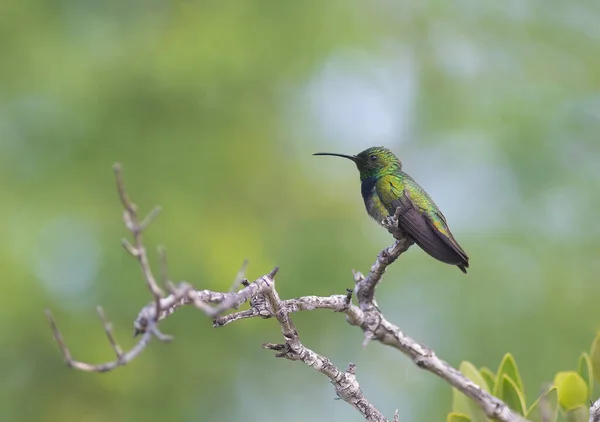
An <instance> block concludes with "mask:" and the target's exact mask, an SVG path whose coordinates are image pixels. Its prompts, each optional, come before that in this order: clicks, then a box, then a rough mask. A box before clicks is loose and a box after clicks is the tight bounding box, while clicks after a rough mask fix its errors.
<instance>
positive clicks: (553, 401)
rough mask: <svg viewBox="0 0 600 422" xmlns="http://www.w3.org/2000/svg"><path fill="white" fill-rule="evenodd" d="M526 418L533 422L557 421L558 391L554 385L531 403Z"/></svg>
mask: <svg viewBox="0 0 600 422" xmlns="http://www.w3.org/2000/svg"><path fill="white" fill-rule="evenodd" d="M525 419H527V420H528V421H531V422H556V420H557V419H558V392H557V390H556V387H552V388H551V389H550V390H548V391H547V392H546V393H544V394H542V395H541V396H540V397H538V399H537V400H536V401H535V402H534V403H533V404H532V405H531V407H530V408H529V410H527V414H526V415H525Z"/></svg>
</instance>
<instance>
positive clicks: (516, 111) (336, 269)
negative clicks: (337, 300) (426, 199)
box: [0, 0, 600, 422]
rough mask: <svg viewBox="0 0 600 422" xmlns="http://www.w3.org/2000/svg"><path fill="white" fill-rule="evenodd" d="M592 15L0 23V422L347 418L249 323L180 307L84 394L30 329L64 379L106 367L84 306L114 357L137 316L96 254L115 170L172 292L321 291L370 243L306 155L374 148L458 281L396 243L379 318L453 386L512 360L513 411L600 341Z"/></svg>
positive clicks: (439, 409) (378, 354) (411, 399)
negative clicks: (448, 256) (425, 211)
mask: <svg viewBox="0 0 600 422" xmlns="http://www.w3.org/2000/svg"><path fill="white" fill-rule="evenodd" d="M599 19H600V10H599V6H598V3H597V2H594V1H592V0H581V1H578V2H560V1H556V0H549V1H548V0H546V1H541V0H540V1H531V2H518V1H512V2H503V3H497V2H474V1H471V0H460V1H457V2H452V3H448V2H439V1H433V2H427V3H423V2H421V1H417V0H409V1H406V2H390V1H376V2H359V1H354V0H350V1H345V0H344V1H342V0H332V1H327V2H320V1H316V0H306V1H302V2H293V1H251V0H234V1H231V2H224V1H189V0H188V1H182V0H179V1H168V0H146V1H141V0H130V1H117V0H109V1H105V2H90V1H74V0H60V1H41V0H31V1H26V2H24V1H19V0H4V1H2V2H0V51H1V52H2V60H1V65H0V93H1V95H0V187H1V189H2V193H3V199H2V206H0V227H1V230H0V232H1V233H2V234H3V239H4V241H3V242H2V243H0V264H2V274H3V280H4V281H3V286H4V289H3V294H2V296H1V299H0V301H1V302H2V303H1V306H0V350H2V352H1V357H2V358H1V359H0V373H1V374H2V377H1V378H0V420H6V421H20V420H23V421H38V420H39V421H55V420H61V421H93V422H101V421H121V420H123V421H130V420H146V421H159V420H160V421H163V420H176V421H192V420H194V421H196V420H205V421H220V420H236V421H237V420H257V419H259V418H262V420H264V421H269V420H273V421H275V420H281V418H282V414H283V412H286V414H287V415H288V416H287V417H286V419H287V420H290V421H296V420H297V421H304V420H340V421H341V420H344V421H346V420H359V417H358V415H357V414H356V413H355V412H354V411H353V410H352V409H351V408H350V407H349V406H347V405H345V404H344V403H341V402H339V401H334V400H332V399H333V396H334V393H333V391H332V390H331V387H330V386H329V385H328V383H327V382H326V380H325V379H324V378H323V377H321V376H319V375H318V374H316V373H312V372H311V371H310V370H308V369H307V368H304V367H302V366H301V365H297V364H293V363H291V362H284V361H276V360H274V359H273V358H272V356H270V355H269V354H268V353H264V352H263V351H262V350H261V349H260V347H259V346H260V344H261V343H263V342H267V341H278V340H279V339H280V333H279V331H278V328H277V326H276V324H275V323H274V322H273V321H246V322H243V323H240V324H235V325H233V326H231V327H226V328H224V329H220V330H213V329H211V328H210V322H209V321H207V320H206V319H205V318H201V317H200V316H199V315H198V314H197V313H196V312H193V311H192V310H184V311H181V312H179V313H178V314H177V315H176V316H174V317H173V318H171V319H170V320H169V321H167V322H166V323H165V325H164V329H165V331H167V332H169V333H172V334H174V335H175V336H176V341H175V343H173V344H171V345H168V346H165V345H162V344H153V345H152V346H151V347H150V348H149V349H148V350H147V352H146V353H145V354H144V355H143V356H142V357H140V358H139V359H138V360H136V361H135V362H134V363H133V364H131V365H130V366H128V367H126V368H121V369H120V370H118V371H116V372H114V373H109V374H104V375H94V374H84V373H78V372H74V371H70V370H68V369H67V368H65V366H64V365H63V363H62V362H61V359H60V355H59V354H58V351H57V348H56V346H55V344H54V343H53V340H52V338H51V335H50V331H49V329H48V327H47V325H46V324H45V321H44V318H43V313H42V310H43V309H44V308H45V307H49V308H51V309H53V310H54V312H55V315H56V317H57V319H58V322H59V324H60V326H61V328H62V330H63V332H64V334H65V336H66V339H67V341H68V343H69V345H70V346H71V348H72V351H73V353H74V354H75V356H76V357H77V358H79V359H85V360H90V361H102V360H107V359H111V358H112V356H111V353H110V348H109V346H108V344H107V342H106V340H105V338H104V336H103V334H102V331H101V327H100V325H99V323H98V322H97V320H96V317H95V315H94V312H93V310H94V307H95V305H96V304H103V305H104V306H105V309H106V311H107V313H108V315H109V316H110V318H111V319H112V320H113V322H114V324H115V327H116V331H117V336H118V338H119V339H120V340H121V341H122V343H123V345H124V346H128V345H131V344H132V340H131V339H129V336H130V333H131V322H132V320H133V318H134V317H135V315H136V313H137V311H138V310H139V308H141V306H143V305H144V304H145V303H146V302H147V301H148V299H149V295H148V293H147V292H146V290H145V287H144V284H143V282H142V280H141V277H140V274H139V269H138V268H137V266H136V263H135V262H134V261H133V260H132V259H130V258H129V257H128V256H127V255H126V254H125V252H124V251H123V250H122V249H121V248H120V246H119V239H120V238H121V237H122V236H123V235H124V234H125V230H124V228H123V227H122V223H121V211H120V209H119V204H118V201H117V197H116V192H115V189H114V184H113V180H112V175H111V172H110V168H111V165H112V163H113V162H115V161H120V162H122V163H123V165H124V169H125V179H126V183H127V185H128V187H129V189H130V191H131V194H132V196H133V198H134V200H136V202H138V204H139V205H140V207H141V209H142V210H144V209H145V210H149V209H150V207H151V206H152V205H154V204H157V203H158V204H160V205H162V206H163V208H164V210H165V211H164V213H163V215H162V216H161V217H160V218H159V220H158V221H157V223H156V224H155V226H153V227H152V229H151V230H150V231H149V233H148V236H147V238H146V241H147V246H148V248H150V249H153V248H154V246H155V245H157V244H164V245H165V246H166V249H167V253H168V256H169V262H170V265H171V272H172V275H173V278H175V279H176V280H179V279H185V280H187V281H190V282H192V283H194V284H195V285H197V286H199V287H205V288H212V289H227V288H228V287H229V284H230V283H231V281H232V280H233V277H234V275H235V272H236V271H237V269H238V268H239V265H240V264H241V262H242V260H243V259H244V258H248V259H249V260H250V267H249V274H248V276H249V277H250V278H252V277H256V276H258V275H260V274H262V273H265V272H267V271H269V270H270V269H271V268H272V267H273V266H274V265H279V266H280V267H281V271H280V273H279V275H278V284H279V287H278V289H279V291H280V293H281V295H282V296H283V297H290V296H295V295H303V294H323V295H328V294H332V293H343V292H344V289H345V288H347V287H351V286H352V278H351V273H350V270H351V269H352V268H356V269H359V270H363V271H364V270H367V269H368V267H369V265H370V264H371V262H372V260H373V259H374V258H375V256H376V254H377V252H378V251H379V250H380V249H381V248H382V247H383V246H385V245H387V244H389V243H390V242H391V239H390V238H389V236H388V235H387V233H385V231H384V230H381V229H378V228H377V227H376V225H375V224H374V223H373V222H372V221H369V219H368V218H367V217H366V215H365V212H364V210H363V209H362V204H361V201H360V197H359V193H358V181H357V176H356V172H355V170H354V169H353V168H351V166H350V165H349V163H342V162H333V161H323V160H317V159H316V158H312V157H310V153H312V152H315V151H318V150H322V151H327V150H328V151H340V152H346V153H353V152H357V151H358V150H360V149H362V148H364V147H367V146H371V145H373V144H385V145H387V146H389V147H391V148H393V149H394V150H395V151H396V152H398V153H399V154H400V155H401V157H402V159H403V161H404V163H405V168H406V170H407V171H408V172H409V173H411V174H412V175H413V176H414V177H415V178H416V179H417V180H418V181H419V182H421V183H422V185H423V186H424V187H425V188H426V189H427V190H428V191H430V193H431V194H432V196H433V197H434V198H435V199H436V202H437V203H438V205H439V206H440V207H441V208H442V209H443V210H444V213H445V214H446V217H447V218H448V220H449V222H450V225H451V226H452V227H453V232H454V233H455V235H456V236H457V238H458V239H459V241H460V242H461V244H462V245H463V246H464V247H465V249H466V250H467V252H468V253H469V255H470V256H471V259H472V267H471V270H470V272H469V274H468V275H467V276H462V274H460V273H459V272H458V271H456V269H455V268H451V267H448V266H445V265H443V264H440V263H437V262H434V261H432V260H431V259H430V258H429V257H428V256H426V255H425V254H424V253H422V252H420V251H418V249H416V248H412V249H411V251H410V252H409V253H407V254H405V255H403V256H402V258H401V259H400V260H399V261H398V262H397V263H395V264H394V265H393V267H392V268H390V269H389V270H388V272H387V273H386V276H385V279H384V282H383V284H382V285H381V286H380V287H379V288H378V302H379V304H380V306H381V308H382V310H384V312H385V314H386V316H387V317H388V318H389V319H391V320H393V321H395V322H396V323H398V324H399V325H400V326H401V327H402V328H403V329H404V330H406V331H407V333H409V334H411V335H412V336H414V337H415V338H417V339H418V340H419V341H422V342H424V343H425V344H427V345H428V346H430V347H432V348H434V349H435V350H436V352H438V354H439V355H440V356H442V357H444V358H445V359H447V360H449V361H450V362H452V363H454V364H456V365H458V364H459V362H461V361H463V360H465V361H471V362H478V365H485V366H488V367H492V366H494V365H495V363H496V362H498V361H499V360H500V359H501V357H502V356H504V354H505V353H506V352H507V351H510V352H511V353H512V354H513V355H514V356H515V358H516V359H517V360H518V362H519V370H520V374H521V376H522V381H523V384H524V385H525V386H526V397H533V396H537V395H538V393H539V388H540V387H541V386H542V385H543V384H544V383H545V382H552V380H551V379H548V378H547V377H548V374H552V373H555V372H556V371H558V370H559V369H560V368H571V367H572V366H573V365H572V362H573V359H574V358H575V357H576V356H578V354H579V352H580V351H581V350H583V349H584V348H586V347H587V344H588V342H589V338H590V336H591V335H592V333H594V332H595V331H596V330H597V329H598V326H599V325H600V316H599V315H598V312H597V305H596V303H597V297H598V294H599V293H600V286H599V285H598V283H597V279H598V274H599V273H600V260H598V258H597V257H598V256H599V254H600V240H599V236H600V223H598V217H597V210H598V207H599V206H600V191H599V190H598V189H597V186H598V183H599V181H600V170H599V169H600V166H599V165H598V163H599V162H600V143H599V142H600V141H599V139H598V133H600V125H599V118H600V97H598V88H599V87H600V76H599V75H600V55H598V54H597V46H598V43H599V41H600V32H599V30H598V28H599V27H598V25H597V22H598V20H599ZM359 88H360V89H359ZM385 116H388V117H387V120H385V119H383V117H385ZM384 129H385V130H384ZM153 258H156V256H155V255H154V256H153ZM154 262H156V259H154ZM295 322H296V325H297V326H298V330H299V332H300V335H301V338H302V340H303V341H304V342H305V343H306V345H307V346H308V347H311V348H313V349H314V350H316V351H319V352H320V353H323V354H325V355H327V356H329V357H330V358H331V359H332V360H333V362H334V363H336V364H337V365H339V366H345V365H346V364H347V362H348V361H354V362H356V363H357V368H358V369H357V374H358V378H359V381H360V382H361V385H362V387H363V390H364V392H365V394H366V395H367V397H369V398H371V399H372V400H373V402H374V403H375V404H376V405H377V406H378V407H379V408H380V409H382V411H386V412H387V413H388V414H389V415H390V416H391V415H392V414H393V409H395V408H396V407H398V408H400V411H401V420H413V421H417V422H418V421H433V420H443V418H444V417H445V415H446V413H447V410H448V409H449V408H450V406H451V400H452V398H451V390H450V388H449V387H448V386H447V385H445V384H444V383H443V382H442V381H440V380H438V379H436V378H435V377H433V376H431V375H429V374H424V373H421V372H420V371H419V370H417V369H415V368H413V366H412V364H411V363H410V362H409V361H408V360H406V359H404V358H403V357H401V356H400V355H399V354H398V353H397V352H395V351H393V350H388V349H387V348H385V347H383V346H381V345H378V344H372V345H370V346H369V347H368V348H366V349H362V348H361V347H360V343H361V341H362V337H361V333H360V332H358V331H356V329H353V328H352V327H349V326H347V324H346V323H345V322H344V321H343V318H340V315H335V314H330V313H326V312H321V313H307V314H303V315H297V316H295ZM290 379H293V380H294V381H295V383H294V384H292V385H290V386H289V387H287V386H286V387H285V388H283V387H282V385H283V383H284V382H285V381H287V380H290ZM437 402H439V406H435V405H431V403H437ZM425 404H427V405H425ZM528 404H529V403H528Z"/></svg>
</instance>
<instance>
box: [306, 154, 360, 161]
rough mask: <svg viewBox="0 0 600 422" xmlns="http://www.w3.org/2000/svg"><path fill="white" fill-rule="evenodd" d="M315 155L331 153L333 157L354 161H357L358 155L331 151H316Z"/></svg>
mask: <svg viewBox="0 0 600 422" xmlns="http://www.w3.org/2000/svg"><path fill="white" fill-rule="evenodd" d="M313 155H331V156H333V157H342V158H347V159H348V160H352V161H354V162H356V156H355V155H345V154H334V153H331V152H315V153H314V154H313Z"/></svg>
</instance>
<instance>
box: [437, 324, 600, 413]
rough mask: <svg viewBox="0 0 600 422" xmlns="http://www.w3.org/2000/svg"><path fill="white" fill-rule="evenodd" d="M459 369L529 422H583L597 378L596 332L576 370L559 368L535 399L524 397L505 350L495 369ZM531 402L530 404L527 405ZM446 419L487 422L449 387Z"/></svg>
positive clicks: (599, 352)
mask: <svg viewBox="0 0 600 422" xmlns="http://www.w3.org/2000/svg"><path fill="white" fill-rule="evenodd" d="M459 370H460V371H461V372H462V373H463V374H464V375H465V376H466V377H467V378H469V379H470V380H471V381H473V382H474V383H475V384H477V385H479V386H480V387H481V388H482V389H483V390H485V391H487V392H488V393H491V394H492V395H494V396H496V397H498V398H499V399H501V400H503V401H504V402H505V403H506V404H507V405H508V406H509V407H510V408H511V409H513V410H514V411H516V412H518V413H520V414H521V415H523V416H525V418H526V419H527V420H529V421H531V422H542V421H544V422H587V420H588V418H589V410H588V407H589V402H590V400H592V398H593V397H596V396H594V395H593V393H594V378H595V379H596V380H599V381H600V333H599V334H598V335H597V336H596V338H595V339H594V341H593V343H592V347H591V350H590V352H589V353H588V352H583V353H582V354H581V356H580V357H579V361H578V365H577V370H575V371H574V370H571V371H560V372H557V373H556V375H554V379H553V382H552V384H549V385H548V386H547V387H546V388H544V391H543V393H542V394H541V395H540V396H539V397H537V398H536V399H535V400H528V399H527V398H526V396H525V388H524V386H523V381H522V379H521V375H520V374H519V369H518V367H517V362H516V361H515V358H514V357H513V356H512V355H511V354H510V353H507V354H506V355H504V357H503V358H502V361H501V362H500V365H499V367H498V370H497V371H496V372H493V371H492V370H490V369H489V368H486V367H482V368H479V369H477V368H476V367H475V366H474V365H473V364H472V363H470V362H466V361H465V362H462V363H461V364H460V366H459ZM528 402H531V404H530V405H527V403H528ZM446 420H447V422H488V421H489V420H490V419H489V418H488V417H487V416H486V415H485V413H483V411H482V410H481V409H480V408H479V406H477V405H476V404H475V402H473V401H472V400H471V399H469V398H468V397H467V396H465V395H464V394H463V393H461V392H460V391H458V390H457V389H453V397H452V412H450V413H449V414H448V417H447V419H446Z"/></svg>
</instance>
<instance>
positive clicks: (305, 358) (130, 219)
mask: <svg viewBox="0 0 600 422" xmlns="http://www.w3.org/2000/svg"><path fill="white" fill-rule="evenodd" d="M114 170H115V175H116V180H117V190H118V192H119V197H120V199H121V202H122V204H123V208H124V212H123V220H124V223H125V226H126V227H127V229H128V230H129V231H130V233H131V237H132V241H128V240H123V246H124V248H125V249H126V250H127V251H128V252H129V253H130V254H131V255H132V256H133V257H134V258H135V259H136V260H137V261H138V262H139V264H140V268H141V272H142V275H143V278H144V281H145V283H146V285H147V287H148V290H149V291H150V293H151V295H152V297H153V300H152V302H151V303H149V304H148V305H146V306H145V307H144V308H142V310H141V311H140V312H139V313H138V316H137V318H136V319H135V322H134V331H135V333H136V334H139V335H140V336H139V340H138V342H137V344H136V345H135V346H134V347H133V348H132V349H131V350H129V351H127V352H123V350H122V349H121V347H120V346H119V345H118V344H117V342H116V340H115V339H114V336H113V331H112V325H111V324H110V322H109V321H108V319H107V318H106V316H105V315H104V311H103V310H102V308H100V307H99V308H98V313H99V315H100V318H101V320H102V324H103V327H104V331H105V333H106V336H107V338H108V342H109V344H110V345H111V347H112V349H113V351H114V353H115V356H116V359H115V360H113V361H110V362H106V363H102V364H89V363H85V362H80V361H76V360H74V359H73V357H72V356H71V353H70V351H69V349H68V348H67V346H66V343H65V341H64V340H63V337H62V335H61V333H60V331H59V329H58V326H57V325H56V322H55V321H54V318H53V317H52V314H51V313H50V311H46V315H47V317H48V320H49V322H50V325H51V328H52V331H53V334H54V337H55V339H56V341H57V343H58V345H59V347H60V349H61V351H62V354H63V357H64V359H65V361H66V363H67V365H68V366H69V367H72V368H75V369H79V370H82V371H89V372H106V371H110V370H113V369H115V368H117V367H119V366H122V365H125V364H127V363H128V362H130V361H132V360H133V359H135V358H136V357H137V356H139V355H140V353H142V352H143V351H144V349H145V348H146V346H147V345H148V344H149V342H150V340H151V339H152V338H153V337H156V338H157V339H158V340H160V341H170V340H172V337H171V336H167V335H165V334H162V333H161V332H160V331H159V329H158V324H159V322H160V321H161V320H163V319H164V318H167V317H168V316H169V315H171V314H173V313H174V312H176V311H177V309H179V308H180V307H182V306H195V307H196V308H198V309H199V310H200V311H202V312H203V313H205V314H206V315H207V316H208V317H210V318H212V320H213V327H215V328H218V327H223V326H225V325H228V324H231V323H233V322H236V321H239V320H242V319H247V318H257V317H258V318H272V317H274V318H276V319H277V321H278V322H279V325H280V326H281V333H282V335H283V340H284V342H283V343H280V344H270V343H269V344H263V347H264V348H265V349H269V350H273V351H275V352H276V354H275V356H276V357H279V358H285V359H289V360H292V361H300V362H302V363H304V364H306V365H308V366H309V367H311V368H313V369H315V370H317V371H319V372H320V373H322V374H323V375H325V376H326V377H327V378H329V380H330V381H331V383H332V384H333V386H334V388H335V391H336V393H337V394H338V396H339V397H340V398H341V399H342V400H344V401H345V402H347V403H348V404H350V405H351V406H352V407H354V408H355V409H356V410H357V411H359V412H360V413H361V414H362V416H363V417H364V418H365V419H366V420H368V421H378V422H384V421H385V422H388V419H387V418H386V417H385V416H384V415H383V413H382V412H380V411H379V410H378V409H376V408H375V406H373V404H371V403H370V402H369V401H368V400H367V398H366V397H365V396H364V395H363V393H362V391H361V389H360V385H359V383H358V380H357V378H356V367H355V365H354V364H352V363H350V364H349V365H348V367H347V369H346V370H341V369H339V368H338V367H336V366H335V365H334V364H333V363H332V362H331V361H330V360H329V359H328V358H327V357H325V356H322V355H319V354H318V353H316V352H314V351H312V350H310V349H308V348H307V347H306V346H304V345H303V344H302V342H301V341H300V337H299V335H298V332H297V331H296V328H295V327H294V324H293V322H292V318H291V314H292V313H294V312H300V311H311V310H314V309H329V310H332V311H334V312H340V313H344V314H345V315H346V320H347V321H348V322H349V323H350V324H352V325H355V326H358V327H360V328H361V329H362V330H363V332H364V336H365V341H364V343H363V344H364V345H366V344H367V343H368V342H369V341H371V340H377V341H379V342H381V343H383V344H386V345H389V346H392V347H395V348H396V349H398V350H400V351H401V352H402V353H404V354H405V355H407V356H409V357H410V358H411V359H412V361H413V362H414V363H415V364H416V365H417V366H418V367H419V368H422V369H425V370H427V371H430V372H432V373H434V374H436V375H437V376H439V377H440V378H442V379H443V380H445V381H446V382H448V383H449V384H450V385H452V386H453V387H455V388H457V389H458V390H460V391H461V392H463V393H464V394H465V395H467V396H468V397H470V398H471V399H473V400H474V401H475V402H476V403H477V404H478V405H479V406H480V407H481V409H482V410H483V411H484V412H485V413H486V414H487V415H488V416H489V417H490V418H493V419H496V420H499V421H503V422H520V421H525V419H523V418H522V417H521V416H519V415H518V414H516V413H514V412H513V411H511V410H510V409H509V408H508V406H507V405H506V404H505V403H504V402H502V401H501V400H499V399H498V398H496V397H494V396H492V395H490V394H489V393H487V392H485V391H484V390H482V389H481V388H480V387H479V386H477V385H476V384H474V383H473V382H472V381H470V380H469V379H468V378H466V377H465V376H464V375H463V374H462V373H460V372H459V371H458V370H457V369H455V368H453V367H452V366H450V365H449V364H448V363H446V362H445V361H443V360H442V359H440V358H438V357H437V356H436V354H435V353H434V352H433V350H431V349H429V348H427V347H426V346H424V345H422V344H419V343H417V342H416V341H414V340H413V339H411V338H410V337H408V336H407V335H406V334H404V333H403V332H402V331H401V330H400V328H399V327H397V326H396V325H394V324H392V323H391V322H389V321H388V320H387V319H385V317H384V316H383V315H382V313H381V312H380V310H379V309H378V307H377V305H376V302H375V288H376V287H377V285H378V283H379V282H380V281H381V278H382V277H383V274H384V273H385V270H386V268H387V267H388V265H390V264H392V263H393V262H394V261H395V260H396V259H397V258H398V257H399V256H400V255H401V254H402V253H403V252H405V251H406V250H407V249H408V248H409V247H410V246H411V245H412V243H413V242H412V240H410V239H409V238H407V237H405V236H404V234H403V233H402V232H401V231H399V230H398V224H397V215H396V216H394V217H391V218H388V219H387V220H386V221H385V222H384V225H385V227H386V228H387V229H388V230H389V231H390V233H391V234H393V235H394V237H395V238H396V239H397V240H396V241H395V243H394V244H393V245H392V246H390V247H388V248H386V249H384V250H383V251H381V252H380V253H379V255H378V256H377V259H376V261H375V262H374V263H373V265H372V266H371V270H370V271H369V273H368V274H367V275H366V276H364V275H362V274H361V273H359V272H355V273H354V281H355V283H356V288H355V291H356V298H357V300H358V305H354V304H353V303H352V296H353V292H352V290H348V291H347V292H346V294H335V295H331V296H327V297H321V296H303V297H299V298H295V299H287V300H282V299H280V297H279V294H278V293H277V290H276V289H275V275H276V274H277V271H278V268H277V267H276V268H274V269H273V270H272V271H271V272H269V273H268V274H265V275H263V276H262V277H259V278H258V279H256V280H255V281H253V282H249V281H248V280H247V279H246V278H245V277H244V270H245V267H246V263H244V265H243V266H242V268H241V270H240V271H239V272H238V274H237V276H236V278H235V281H234V283H233V286H232V288H231V289H230V291H229V292H213V291H210V290H196V289H194V288H193V287H192V286H191V285H190V284H188V283H186V282H181V283H178V284H177V285H174V284H173V283H172V282H171V281H170V280H169V279H168V272H167V268H166V257H165V254H164V251H162V250H161V251H159V252H160V254H161V275H162V277H161V278H162V283H163V284H164V285H165V287H166V289H167V290H168V292H169V294H166V293H165V292H164V291H163V289H161V288H160V287H159V285H158V282H157V281H156V278H155V276H154V274H153V271H152V268H151V267H150V265H149V261H148V256H147V253H146V249H145V247H144V244H143V240H142V234H143V232H144V230H146V229H147V228H148V226H149V225H150V224H151V223H152V221H153V220H154V219H155V217H156V216H157V215H158V213H159V209H158V208H157V209H155V210H154V211H152V212H151V213H150V214H149V216H148V217H147V218H145V219H144V220H143V221H141V222H140V221H139V219H138V216H137V208H136V206H135V204H134V203H133V202H131V200H130V199H129V196H128V194H127V192H126V190H125V187H124V184H123V179H122V176H121V167H120V166H119V165H115V167H114ZM240 287H241V288H240ZM246 302H249V308H248V309H245V310H242V311H237V309H238V308H239V307H240V306H241V305H242V304H244V303H246ZM232 310H235V311H234V312H231V311H232ZM228 312H229V313H228ZM393 421H394V422H397V421H399V412H398V411H397V410H396V412H395V413H394V417H393ZM590 421H591V422H600V402H596V403H595V404H594V406H593V407H592V409H591V416H590Z"/></svg>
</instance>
